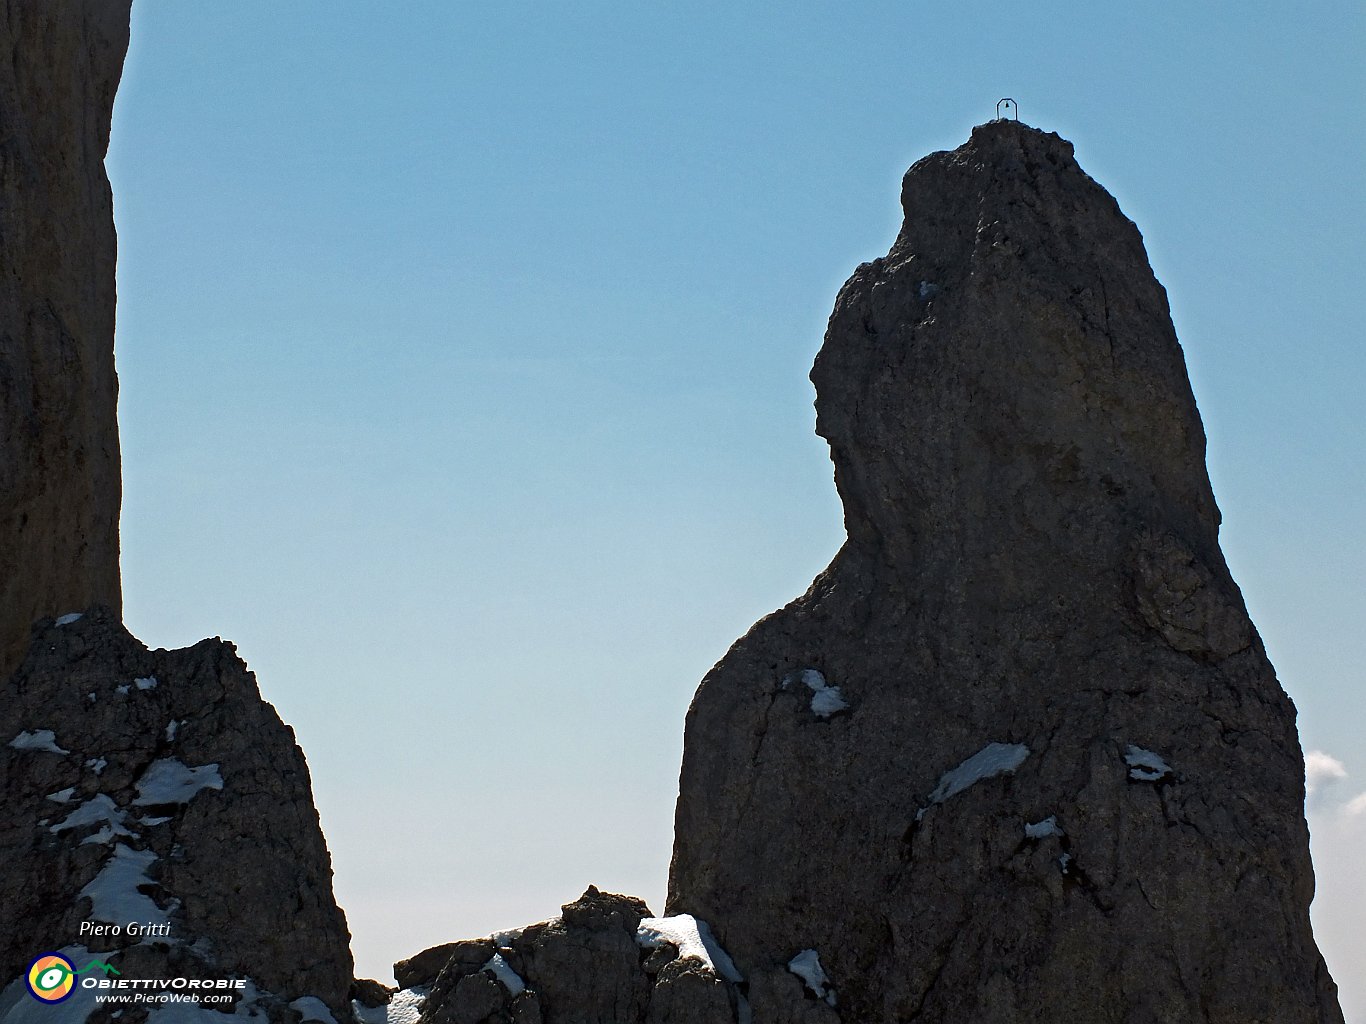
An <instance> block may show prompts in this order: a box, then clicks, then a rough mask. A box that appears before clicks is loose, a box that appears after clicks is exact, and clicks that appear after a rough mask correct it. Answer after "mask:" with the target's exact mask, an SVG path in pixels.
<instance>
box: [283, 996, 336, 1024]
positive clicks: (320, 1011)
mask: <svg viewBox="0 0 1366 1024" xmlns="http://www.w3.org/2000/svg"><path fill="white" fill-rule="evenodd" d="M289 1008H290V1009H291V1010H294V1011H296V1012H297V1013H298V1014H299V1016H300V1017H301V1018H302V1020H301V1021H300V1024H308V1022H309V1021H315V1022H317V1024H337V1018H336V1017H334V1016H332V1011H331V1010H329V1009H328V1008H327V1004H326V1003H324V1002H323V1001H322V1000H321V999H319V998H318V997H317V996H300V997H299V998H298V999H296V1000H294V1002H292V1003H290V1004H289Z"/></svg>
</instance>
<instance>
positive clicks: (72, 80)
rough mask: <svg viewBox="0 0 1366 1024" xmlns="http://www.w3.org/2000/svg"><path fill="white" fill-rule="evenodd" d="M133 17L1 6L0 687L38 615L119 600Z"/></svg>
mask: <svg viewBox="0 0 1366 1024" xmlns="http://www.w3.org/2000/svg"><path fill="white" fill-rule="evenodd" d="M128 11H129V0H43V2H39V0H3V2H0V52H3V54H4V57H3V58H0V679H3V678H4V677H5V676H7V675H8V674H9V672H10V671H11V670H12V669H13V668H14V666H15V664H17V662H18V660H19V658H20V657H21V656H22V655H23V652H24V649H25V647H26V646H27V643H28V634H29V627H30V625H32V623H33V622H34V621H35V620H36V619H39V618H41V617H43V616H48V615H58V614H61V613H63V612H67V611H72V610H74V609H79V608H84V607H86V606H87V605H90V604H92V603H100V604H104V605H107V606H109V607H111V608H114V609H116V610H117V609H118V607H119V604H120V596H121V595H120V590H119V564H118V558H119V537H118V517H119V500H120V479H119V442H118V426H117V424H116V422H115V415H114V411H115V409H114V407H115V402H116V400H117V396H118V382H117V379H116V378H115V375H114V219H113V213H112V207H111V202H110V195H109V180H108V178H107V177H106V176H105V172H104V155H105V151H106V149H107V148H108V145H109V122H110V115H111V112H112V109H113V105H114V90H115V88H116V87H117V86H118V81H119V75H120V73H121V72H122V69H123V57H124V52H125V51H126V50H127V48H128Z"/></svg>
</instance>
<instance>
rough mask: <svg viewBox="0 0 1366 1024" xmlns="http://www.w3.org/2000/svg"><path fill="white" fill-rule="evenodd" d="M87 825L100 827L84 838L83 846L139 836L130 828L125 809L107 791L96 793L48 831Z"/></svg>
mask: <svg viewBox="0 0 1366 1024" xmlns="http://www.w3.org/2000/svg"><path fill="white" fill-rule="evenodd" d="M85 825H99V826H100V828H99V831H97V832H95V833H94V834H93V835H89V836H86V837H85V838H84V839H82V840H81V842H80V845H81V846H84V845H86V844H87V843H103V844H105V845H108V844H109V843H111V842H113V841H114V840H115V839H118V838H119V837H121V836H126V837H128V838H129V839H136V838H137V833H136V832H130V831H129V830H128V828H127V825H126V822H125V819H124V813H123V811H121V810H119V807H118V805H117V804H115V803H114V801H113V800H112V799H111V798H110V797H109V796H108V795H107V794H105V793H96V794H95V795H94V796H92V797H91V798H90V799H89V800H87V801H85V803H83V804H81V805H80V806H79V807H77V808H76V809H75V810H74V811H72V812H71V813H70V814H68V815H67V816H66V819H65V820H64V821H62V822H60V823H59V824H56V825H53V826H52V827H51V828H50V829H48V831H49V832H52V833H53V834H54V835H56V834H58V833H61V832H65V831H66V830H67V829H69V828H81V827H82V826H85Z"/></svg>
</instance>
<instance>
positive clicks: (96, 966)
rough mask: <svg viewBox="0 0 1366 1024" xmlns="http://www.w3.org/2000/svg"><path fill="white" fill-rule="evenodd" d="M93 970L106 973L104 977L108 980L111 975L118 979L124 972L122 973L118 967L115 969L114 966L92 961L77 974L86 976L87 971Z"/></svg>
mask: <svg viewBox="0 0 1366 1024" xmlns="http://www.w3.org/2000/svg"><path fill="white" fill-rule="evenodd" d="M92 970H100V971H103V972H104V976H105V977H106V978H107V977H109V976H110V975H111V974H112V975H114V976H115V977H118V976H119V974H121V973H122V972H121V971H120V970H119V969H118V968H117V967H115V966H114V965H113V964H106V963H101V962H100V961H98V960H91V961H90V963H88V964H86V965H85V966H84V967H82V968H81V969H80V970H79V971H77V972H76V973H77V974H84V973H85V972H86V971H92Z"/></svg>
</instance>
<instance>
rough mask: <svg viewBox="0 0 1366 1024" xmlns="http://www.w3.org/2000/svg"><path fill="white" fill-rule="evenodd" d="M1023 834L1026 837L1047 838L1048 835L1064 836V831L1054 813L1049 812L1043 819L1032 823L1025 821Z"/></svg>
mask: <svg viewBox="0 0 1366 1024" xmlns="http://www.w3.org/2000/svg"><path fill="white" fill-rule="evenodd" d="M1024 834H1025V838H1026V839H1047V838H1048V837H1049V836H1065V835H1067V833H1066V832H1064V831H1063V830H1062V826H1061V825H1059V824H1058V817H1057V815H1056V814H1050V815H1049V816H1048V817H1046V818H1044V819H1043V821H1036V822H1033V823H1032V824H1031V823H1029V822H1025V827H1024Z"/></svg>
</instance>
